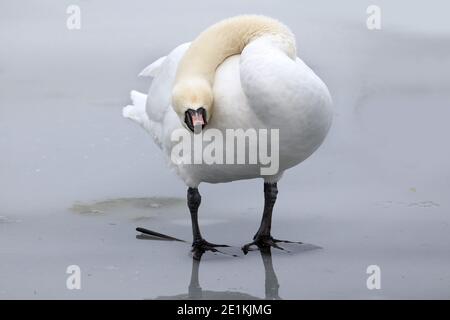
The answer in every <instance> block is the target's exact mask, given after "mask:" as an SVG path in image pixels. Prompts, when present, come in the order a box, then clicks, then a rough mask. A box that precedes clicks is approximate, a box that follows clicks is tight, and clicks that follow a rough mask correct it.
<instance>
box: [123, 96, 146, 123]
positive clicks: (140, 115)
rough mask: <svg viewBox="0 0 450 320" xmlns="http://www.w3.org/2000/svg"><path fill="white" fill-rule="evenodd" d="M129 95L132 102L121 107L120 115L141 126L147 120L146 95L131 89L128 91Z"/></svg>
mask: <svg viewBox="0 0 450 320" xmlns="http://www.w3.org/2000/svg"><path fill="white" fill-rule="evenodd" d="M130 97H131V101H132V104H131V105H128V106H126V107H125V108H123V110H122V115H123V116H124V117H125V118H128V119H131V120H133V121H135V122H137V123H138V124H140V125H141V126H143V125H144V124H145V123H146V122H148V120H149V119H148V116H147V113H146V112H145V105H146V102H147V95H146V94H143V93H140V92H138V91H135V90H133V91H131V93H130Z"/></svg>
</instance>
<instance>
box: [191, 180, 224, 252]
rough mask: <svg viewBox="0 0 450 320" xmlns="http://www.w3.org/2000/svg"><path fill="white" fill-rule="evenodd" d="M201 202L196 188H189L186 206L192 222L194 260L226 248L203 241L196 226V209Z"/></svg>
mask: <svg viewBox="0 0 450 320" xmlns="http://www.w3.org/2000/svg"><path fill="white" fill-rule="evenodd" d="M201 201H202V197H201V196H200V193H199V192H198V189H197V188H189V189H188V191H187V204H188V207H189V211H190V213H191V221H192V235H193V242H192V254H193V256H194V259H200V258H201V256H202V254H203V253H205V252H206V251H212V252H217V251H218V250H217V249H216V247H228V246H227V245H223V244H214V243H210V242H208V241H206V240H205V239H203V237H202V234H201V233H200V227H199V225H198V207H200V203H201Z"/></svg>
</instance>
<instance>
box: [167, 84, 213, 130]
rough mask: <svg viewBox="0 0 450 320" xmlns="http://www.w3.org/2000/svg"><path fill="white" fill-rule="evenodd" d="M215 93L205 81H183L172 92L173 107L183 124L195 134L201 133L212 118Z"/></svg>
mask: <svg viewBox="0 0 450 320" xmlns="http://www.w3.org/2000/svg"><path fill="white" fill-rule="evenodd" d="M213 97H214V96H213V92H212V89H211V85H210V83H209V82H208V81H207V80H205V79H189V80H183V81H180V82H178V83H177V84H175V86H174V88H173V90H172V106H173V108H174V110H175V112H176V113H177V114H178V117H179V118H180V121H181V123H183V125H184V126H185V127H186V128H187V129H189V130H191V131H192V132H194V133H198V132H200V131H201V130H202V129H203V128H204V127H205V126H206V124H207V123H208V121H209V118H210V117H211V112H212V105H213Z"/></svg>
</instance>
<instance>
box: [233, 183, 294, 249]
mask: <svg viewBox="0 0 450 320" xmlns="http://www.w3.org/2000/svg"><path fill="white" fill-rule="evenodd" d="M277 195H278V187H277V183H276V182H265V183H264V211H263V216H262V220H261V225H260V226H259V229H258V232H256V234H255V236H254V237H253V241H252V242H250V243H247V244H246V245H244V246H243V247H242V251H244V253H245V254H247V253H248V251H249V249H250V247H251V246H253V245H255V246H257V247H259V248H261V247H274V248H277V249H281V250H284V249H283V248H282V247H280V246H279V245H277V243H278V242H286V243H291V241H287V240H278V239H274V238H273V237H272V235H271V234H270V230H271V228H272V211H273V207H274V205H275V201H276V200H277ZM297 243H300V242H297Z"/></svg>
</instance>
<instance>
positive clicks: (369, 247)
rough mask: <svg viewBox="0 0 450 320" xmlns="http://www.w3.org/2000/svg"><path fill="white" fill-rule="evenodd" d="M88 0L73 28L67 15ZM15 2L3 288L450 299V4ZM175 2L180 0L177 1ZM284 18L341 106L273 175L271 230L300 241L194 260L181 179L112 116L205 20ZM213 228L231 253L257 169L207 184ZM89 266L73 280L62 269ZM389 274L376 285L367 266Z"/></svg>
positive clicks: (244, 237)
mask: <svg viewBox="0 0 450 320" xmlns="http://www.w3.org/2000/svg"><path fill="white" fill-rule="evenodd" d="M73 2H76V3H78V4H79V6H80V8H81V14H82V28H81V30H77V31H69V30H67V28H66V19H67V16H68V15H67V14H66V8H67V6H68V5H70V4H75V3H73ZM378 3H379V5H380V7H381V9H382V29H381V30H377V31H370V30H368V29H367V28H366V24H365V20H366V17H367V14H366V8H367V6H368V5H369V4H371V2H370V1H369V2H367V1H356V0H355V1H344V2H343V3H342V4H340V5H339V6H338V5H337V4H336V5H330V2H329V1H314V2H308V3H307V2H306V1H284V2H283V5H281V4H280V2H278V1H246V2H245V3H244V2H242V1H237V0H233V1H226V2H225V1H223V2H221V3H220V4H217V5H216V4H215V5H214V6H212V5H211V2H210V1H189V3H187V2H186V3H182V2H180V1H172V0H169V1H160V2H159V4H157V5H156V4H155V3H154V2H153V1H143V0H142V1H131V2H129V3H128V2H127V4H125V3H123V4H117V3H114V4H113V3H111V2H110V1H60V2H58V3H55V2H54V1H48V0H45V1H39V2H36V1H25V2H23V1H22V2H21V3H20V4H19V3H18V2H17V3H16V2H13V1H10V2H9V3H6V2H4V3H2V4H1V5H0V44H1V50H0V299H18V298H27V299H44V298H62V299H83V298H88V299H98V298H112V299H119V298H121V299H170V298H173V299H183V298H214V299H215V298H219V299H226V298H238V299H249V298H250V299H251V298H262V299H264V298H268V299H272V298H278V297H279V298H283V299H314V298H319V299H323V298H329V299H341V298H344V299H346V298H357V299H358V298H359V299H361V298H363V299H366V298H367V299H383V298H384V299H397V298H412V299H418V298H426V299H429V298H440V299H442V298H446V299H449V298H450V226H449V224H450V214H449V209H450V197H449V194H450V170H449V166H450V150H449V142H448V138H449V137H450V126H449V125H448V123H449V119H450V73H449V72H448V70H450V41H449V40H450V22H449V20H448V18H447V15H448V12H449V9H450V7H449V5H448V2H445V1H435V2H433V4H427V3H424V2H421V3H419V2H418V1H414V2H410V1H396V2H395V3H393V2H392V1H378ZM174 8H176V10H175V9H174ZM239 13H262V14H267V15H271V16H273V17H276V18H279V19H280V20H282V21H283V22H285V23H286V24H287V25H289V26H290V27H291V28H292V30H293V32H294V33H295V34H296V37H297V41H298V53H299V56H300V57H301V58H302V59H304V60H305V62H306V63H307V64H309V65H310V66H311V67H312V68H313V69H314V70H315V71H316V73H317V74H318V75H319V76H320V77H321V78H322V79H323V80H324V81H325V82H326V83H327V84H328V86H329V89H330V92H331V93H332V96H333V100H334V104H335V117H334V123H333V127H332V129H331V131H330V134H329V136H328V138H327V140H326V142H325V143H324V145H323V146H322V147H321V148H320V149H319V150H318V151H317V152H316V153H315V154H314V155H313V156H312V157H311V158H309V159H308V160H306V161H305V162H304V163H303V164H301V165H299V166H298V167H295V168H293V169H291V170H289V171H287V172H286V173H285V176H284V178H283V179H282V180H281V182H280V183H279V191H280V193H279V197H278V201H277V204H276V206H275V211H274V221H273V235H274V236H275V237H278V238H281V239H289V240H294V241H302V242H304V243H305V245H303V246H302V247H295V246H291V247H290V248H289V249H290V250H291V252H290V253H289V252H281V251H277V250H272V252H271V253H270V254H269V253H267V252H265V253H262V254H261V253H260V252H258V251H253V252H250V253H249V254H248V255H247V256H243V255H242V254H240V255H239V256H238V257H233V256H230V255H212V254H206V255H205V256H204V257H203V258H202V260H201V262H199V263H198V262H195V261H193V260H192V258H191V256H190V255H189V248H190V245H189V243H183V242H173V241H161V240H150V239H147V238H145V237H141V236H139V233H138V232H136V231H135V228H136V227H145V228H148V229H151V230H155V231H158V232H162V233H165V234H168V235H171V236H174V237H177V238H180V239H183V240H187V241H190V240H191V227H190V217H189V214H188V210H187V207H186V205H185V196H186V190H185V186H184V185H183V183H182V182H181V181H179V180H178V179H177V177H176V176H175V175H174V174H173V173H172V172H171V171H170V170H169V169H167V167H166V164H165V159H164V158H163V155H162V154H161V152H160V151H159V150H158V148H157V147H156V146H155V145H154V144H153V142H152V141H151V138H150V137H149V136H148V135H146V133H145V132H144V131H143V130H142V129H141V128H139V127H138V126H136V125H135V124H134V123H131V122H130V121H128V120H126V119H123V118H122V116H121V108H122V107H123V106H125V105H126V104H128V103H129V91H130V90H131V89H137V90H140V91H142V92H145V91H146V90H147V89H148V86H149V84H150V83H149V80H148V79H138V78H137V77H136V75H137V74H138V73H139V72H140V70H141V69H142V68H144V67H145V66H146V65H147V64H149V63H150V62H152V61H154V60H155V59H157V58H159V57H160V56H163V55H165V54H166V53H167V52H168V51H170V50H171V49H172V48H174V47H175V46H177V45H178V44H180V43H182V42H186V41H189V40H191V39H192V38H194V37H195V36H196V35H197V34H198V32H199V31H201V30H203V29H204V28H205V27H207V26H208V25H210V24H212V23H214V22H216V21H218V20H220V19H222V18H225V17H228V16H232V15H235V14H239ZM200 192H201V194H202V197H203V199H202V206H201V208H200V213H199V216H200V225H201V227H202V232H203V233H204V235H205V237H206V239H208V240H209V241H211V242H215V243H226V244H229V245H231V246H232V248H230V250H231V251H233V252H234V253H236V252H239V250H238V248H239V247H240V246H241V245H243V244H244V243H247V242H249V241H250V240H251V238H252V236H253V234H254V233H255V231H256V229H257V228H258V225H259V221H260V217H261V212H262V206H263V186H262V181H259V180H252V181H240V182H235V183H230V184H222V185H206V184H205V185H201V186H200ZM70 265H78V266H79V267H80V268H81V290H68V289H67V287H66V280H67V278H68V276H69V275H68V274H67V273H66V269H67V267H68V266H70ZM370 265H377V266H379V267H380V270H381V289H380V290H368V289H367V286H366V280H367V278H368V276H369V275H368V274H367V273H366V270H367V267H368V266H370Z"/></svg>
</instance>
